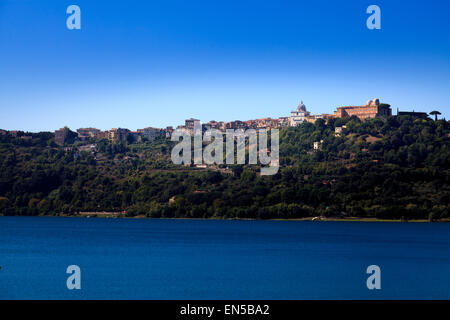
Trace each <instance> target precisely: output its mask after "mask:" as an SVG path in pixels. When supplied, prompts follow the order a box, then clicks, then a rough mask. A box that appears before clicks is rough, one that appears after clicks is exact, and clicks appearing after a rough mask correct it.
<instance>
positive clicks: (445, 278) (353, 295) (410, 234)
mask: <svg viewBox="0 0 450 320" xmlns="http://www.w3.org/2000/svg"><path fill="white" fill-rule="evenodd" d="M373 264H375V265H378V266H380V268H381V287H382V288H381V290H368V289H367V287H366V279H367V277H368V275H367V274H366V268H367V266H369V265H373ZM69 265H78V266H80V268H81V286H82V289H81V290H68V289H67V287H66V279H67V277H68V276H69V275H68V274H66V268H67V266H69ZM0 266H1V267H2V269H1V270H0V299H449V298H450V268H449V267H450V224H445V223H387V222H306V221H216V220H148V219H95V218H91V219H86V218H52V217H0Z"/></svg>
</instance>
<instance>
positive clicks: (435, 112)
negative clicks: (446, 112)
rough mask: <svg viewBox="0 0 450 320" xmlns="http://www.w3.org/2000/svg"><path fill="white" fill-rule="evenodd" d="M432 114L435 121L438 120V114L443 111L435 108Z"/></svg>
mask: <svg viewBox="0 0 450 320" xmlns="http://www.w3.org/2000/svg"><path fill="white" fill-rule="evenodd" d="M430 114H431V115H433V116H434V121H437V116H438V114H441V113H440V112H439V111H437V110H433V111H431V112H430Z"/></svg>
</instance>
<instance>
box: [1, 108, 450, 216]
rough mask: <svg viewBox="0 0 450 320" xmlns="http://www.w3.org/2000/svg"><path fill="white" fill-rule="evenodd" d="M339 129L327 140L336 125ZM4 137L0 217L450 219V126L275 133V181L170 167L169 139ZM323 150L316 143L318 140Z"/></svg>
mask: <svg viewBox="0 0 450 320" xmlns="http://www.w3.org/2000/svg"><path fill="white" fill-rule="evenodd" d="M343 125H346V127H347V131H346V132H345V133H344V134H341V136H335V127H336V126H343ZM21 135H22V133H19V134H18V136H17V137H13V136H11V135H10V134H3V135H0V168H1V170H0V215H60V214H67V215H72V214H77V213H79V212H101V211H107V212H126V215H128V216H136V215H146V216H149V217H198V218H210V217H218V218H219V217H220V218H262V219H265V218H302V217H311V216H318V215H322V216H355V217H378V218H385V219H399V218H404V219H418V218H425V219H428V218H430V219H439V218H449V203H450V201H449V199H450V184H449V180H450V161H449V159H450V122H448V121H445V120H438V121H433V120H431V119H419V118H413V117H409V116H402V117H394V116H393V117H389V118H384V119H370V120H367V121H364V122H360V121H359V120H358V119H357V118H354V117H353V118H347V119H344V118H341V119H336V120H330V121H329V122H328V123H327V124H325V122H324V121H323V120H317V121H316V123H315V124H311V123H304V124H302V125H300V126H298V127H296V128H287V129H284V130H282V131H281V132H280V164H281V168H280V170H279V172H278V174H276V175H274V176H260V175H259V168H258V167H257V166H248V165H247V166H238V165H234V166H232V168H230V169H231V170H226V169H225V168H219V167H217V168H209V169H198V168H189V167H183V166H175V165H173V164H172V163H171V162H170V152H171V148H172V146H173V143H172V142H170V141H169V140H166V139H157V140H154V141H145V142H141V143H131V141H130V142H124V143H110V142H109V141H106V140H102V141H96V142H95V143H96V145H97V149H96V150H95V151H89V150H88V151H80V146H81V145H83V144H86V142H84V143H82V142H75V144H72V145H68V146H64V147H58V146H56V145H55V143H54V141H53V134H51V133H36V134H31V135H29V136H30V137H29V138H26V139H25V138H24V137H21ZM321 140H323V142H322V144H321V150H313V143H314V142H315V141H321Z"/></svg>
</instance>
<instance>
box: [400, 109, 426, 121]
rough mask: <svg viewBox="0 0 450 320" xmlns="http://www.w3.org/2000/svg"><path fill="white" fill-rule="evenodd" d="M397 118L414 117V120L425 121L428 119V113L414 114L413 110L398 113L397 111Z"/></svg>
mask: <svg viewBox="0 0 450 320" xmlns="http://www.w3.org/2000/svg"><path fill="white" fill-rule="evenodd" d="M397 116H411V117H415V118H422V119H426V118H428V113H426V112H415V111H414V110H413V111H398V110H397Z"/></svg>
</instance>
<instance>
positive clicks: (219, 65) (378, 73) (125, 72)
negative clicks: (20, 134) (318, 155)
mask: <svg viewBox="0 0 450 320" xmlns="http://www.w3.org/2000/svg"><path fill="white" fill-rule="evenodd" d="M71 4H76V5H78V6H79V7H80V8H81V30H68V29H67V28H66V19H67V17H68V15H67V14H66V8H67V7H68V6H69V5H71ZM371 4H376V5H378V6H379V7H380V8H381V30H369V29H367V27H366V20H367V18H368V16H369V15H368V14H366V8H367V7H368V6H369V5H371ZM371 98H380V100H381V101H382V102H385V103H390V104H391V105H392V107H393V110H394V113H395V111H396V109H397V107H398V108H400V110H413V109H414V110H416V111H426V112H430V111H432V110H434V109H437V110H440V111H441V112H442V116H445V117H446V118H447V119H448V118H449V117H450V1H447V0H441V1H437V0H411V1H404V0H403V1H401V0H388V1H381V0H370V1H365V0H359V1H356V0H340V1H321V0H314V1H312V0H309V1H300V0H296V1H283V0H271V1H263V0H258V1H253V0H252V1H248V0H227V1H223V0H222V1H218V0H204V1H203V0H202V1H197V0H190V1H186V0H158V1H152V0H150V1H137V0H126V1H125V0H124V1H98V0H97V1H92V0H90V1H85V0H72V1H64V0H42V1H24V0H11V1H9V0H0V114H1V115H0V128H3V129H8V130H12V129H20V130H25V131H44V130H55V129H58V128H60V127H63V126H65V125H67V126H69V127H70V128H72V129H76V128H80V127H90V126H92V127H97V128H100V129H110V128H112V127H125V128H129V129H132V130H135V129H137V128H143V127H147V126H155V127H165V126H168V125H172V126H176V125H178V124H181V123H183V121H184V119H186V118H190V117H195V118H198V119H200V120H202V121H203V122H206V121H209V120H212V119H214V120H222V121H231V120H236V119H240V120H247V119H255V118H259V117H273V118H276V117H280V116H288V115H289V112H290V111H291V110H293V109H294V108H295V107H296V105H297V104H298V103H299V101H300V100H303V101H304V103H305V104H306V106H307V108H308V109H309V110H310V111H311V112H313V113H332V112H333V110H334V109H335V108H336V107H337V106H341V105H361V104H364V103H365V102H366V101H367V100H368V99H371Z"/></svg>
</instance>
